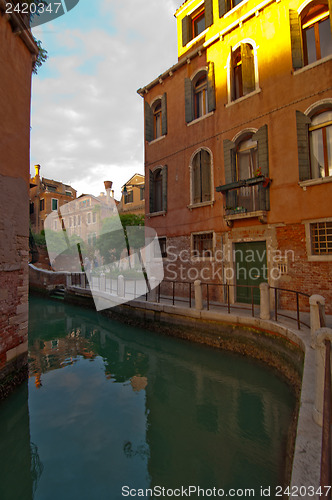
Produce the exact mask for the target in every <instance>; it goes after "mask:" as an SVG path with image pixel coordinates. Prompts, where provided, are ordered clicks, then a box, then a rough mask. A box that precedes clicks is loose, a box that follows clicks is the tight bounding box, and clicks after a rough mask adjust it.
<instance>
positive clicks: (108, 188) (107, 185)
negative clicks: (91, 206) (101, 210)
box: [104, 181, 113, 203]
mask: <svg viewBox="0 0 332 500" xmlns="http://www.w3.org/2000/svg"><path fill="white" fill-rule="evenodd" d="M112 185H113V182H112V181H104V186H105V189H106V202H107V203H109V201H110V197H111V189H112Z"/></svg>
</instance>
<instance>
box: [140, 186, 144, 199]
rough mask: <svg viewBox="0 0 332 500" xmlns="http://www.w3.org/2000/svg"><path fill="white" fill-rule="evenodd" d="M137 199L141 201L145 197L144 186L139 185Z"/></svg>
mask: <svg viewBox="0 0 332 500" xmlns="http://www.w3.org/2000/svg"><path fill="white" fill-rule="evenodd" d="M139 199H140V201H143V200H144V199H145V187H141V188H140V190H139Z"/></svg>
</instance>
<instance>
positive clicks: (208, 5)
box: [204, 0, 213, 29]
mask: <svg viewBox="0 0 332 500" xmlns="http://www.w3.org/2000/svg"><path fill="white" fill-rule="evenodd" d="M204 13H205V29H206V28H208V27H209V26H212V24H213V1H212V0H205V1H204Z"/></svg>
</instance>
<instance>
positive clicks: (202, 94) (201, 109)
mask: <svg viewBox="0 0 332 500" xmlns="http://www.w3.org/2000/svg"><path fill="white" fill-rule="evenodd" d="M207 112H208V107H207V77H206V73H204V74H203V75H202V76H200V77H199V78H198V79H197V81H196V83H195V84H194V116H195V118H199V117H200V116H203V115H205V114H206V113H207Z"/></svg>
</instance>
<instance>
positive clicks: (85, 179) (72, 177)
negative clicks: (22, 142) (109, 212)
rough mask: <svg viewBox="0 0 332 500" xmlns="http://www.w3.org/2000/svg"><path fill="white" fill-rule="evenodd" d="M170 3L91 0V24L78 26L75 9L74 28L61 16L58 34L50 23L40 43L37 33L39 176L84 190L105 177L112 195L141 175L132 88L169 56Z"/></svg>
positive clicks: (172, 37)
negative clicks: (40, 64) (45, 56)
mask: <svg viewBox="0 0 332 500" xmlns="http://www.w3.org/2000/svg"><path fill="white" fill-rule="evenodd" d="M81 2H84V0H81ZM177 4H178V2H174V1H173V0H168V1H166V2H165V1H163V0H146V1H145V2H143V3H141V4H140V5H139V7H138V5H137V1H136V0H126V1H123V2H115V1H114V2H110V1H106V0H99V1H96V2H95V4H94V9H96V10H95V13H94V18H93V22H91V27H89V26H88V23H86V24H85V23H83V25H84V29H82V28H80V26H81V25H82V14H81V15H80V16H79V18H80V25H79V26H78V25H77V26H75V24H74V26H72V25H71V26H68V27H66V24H65V19H66V16H63V18H62V19H64V22H63V26H64V27H63V29H62V30H61V31H57V30H56V29H54V26H55V23H54V24H52V25H50V29H49V34H48V33H47V32H46V30H45V35H44V36H45V41H44V38H43V37H42V36H40V38H42V40H43V42H44V45H45V46H46V48H47V49H49V52H50V58H49V60H48V61H47V62H46V63H45V67H44V68H42V70H41V71H40V75H38V76H37V77H34V82H33V101H32V133H31V159H32V162H33V163H40V164H41V166H42V171H41V174H42V175H43V176H45V177H51V178H53V179H57V180H62V181H63V182H66V183H69V182H71V183H72V186H73V187H74V188H75V189H78V191H80V190H81V189H82V191H85V192H89V190H90V192H92V194H99V192H100V191H101V190H103V181H104V180H112V181H113V185H114V188H115V190H116V195H117V196H118V197H119V196H120V187H121V186H122V185H123V184H124V183H125V182H126V181H127V180H128V179H129V178H130V177H131V176H132V175H133V174H134V173H136V172H140V173H143V172H144V165H143V101H142V98H141V97H140V96H139V95H138V94H137V93H136V90H137V89H138V88H139V87H141V86H144V85H145V84H147V83H149V82H150V81H152V80H153V79H154V78H155V77H156V76H158V75H159V74H160V73H162V72H163V71H164V70H166V69H167V68H168V67H170V66H171V65H172V64H174V63H175V62H176V60H177V48H176V21H175V19H174V17H173V13H174V11H175V9H176V8H177V7H178V5H177ZM79 5H80V4H79ZM72 12H75V9H74V10H73V11H72ZM87 12H88V11H87ZM105 20H106V21H105ZM98 21H99V23H98ZM72 23H73V21H71V24H72ZM98 25H100V27H98V28H97V27H96V26H98ZM46 26H47V25H46ZM35 36H37V37H38V34H36V35H35ZM48 37H49V38H48ZM47 39H48V40H49V43H50V48H49V47H48V45H47ZM92 189H94V190H95V191H94V192H93V191H92ZM79 194H80V193H79Z"/></svg>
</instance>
